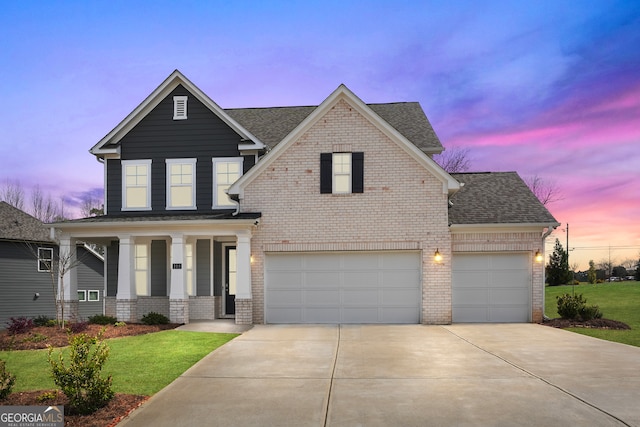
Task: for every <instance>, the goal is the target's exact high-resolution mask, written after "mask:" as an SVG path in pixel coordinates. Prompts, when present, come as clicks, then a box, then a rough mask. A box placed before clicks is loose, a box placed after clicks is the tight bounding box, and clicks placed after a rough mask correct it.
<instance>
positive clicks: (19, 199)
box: [0, 180, 24, 210]
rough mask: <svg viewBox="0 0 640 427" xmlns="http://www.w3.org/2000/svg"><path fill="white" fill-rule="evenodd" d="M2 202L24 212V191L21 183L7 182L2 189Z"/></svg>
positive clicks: (0, 197)
mask: <svg viewBox="0 0 640 427" xmlns="http://www.w3.org/2000/svg"><path fill="white" fill-rule="evenodd" d="M0 200H3V201H5V202H7V203H9V204H10V205H11V206H13V207H15V208H18V209H20V210H24V189H23V188H22V184H20V181H10V180H6V181H5V182H4V183H3V184H2V187H0Z"/></svg>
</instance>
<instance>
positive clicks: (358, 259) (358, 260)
mask: <svg viewBox="0 0 640 427" xmlns="http://www.w3.org/2000/svg"><path fill="white" fill-rule="evenodd" d="M379 264H380V257H379V256H371V254H364V253H363V254H357V253H354V254H349V257H348V262H346V263H345V264H344V266H343V269H344V270H345V271H349V270H362V271H367V270H375V269H377V268H378V267H379Z"/></svg>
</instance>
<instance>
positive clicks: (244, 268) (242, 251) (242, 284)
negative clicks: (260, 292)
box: [236, 232, 253, 324]
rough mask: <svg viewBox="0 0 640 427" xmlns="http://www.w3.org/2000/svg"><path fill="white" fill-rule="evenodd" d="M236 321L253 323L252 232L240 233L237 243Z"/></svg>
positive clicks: (238, 322)
mask: <svg viewBox="0 0 640 427" xmlns="http://www.w3.org/2000/svg"><path fill="white" fill-rule="evenodd" d="M236 260H237V261H236V263H237V264H236V271H237V276H236V323H237V324H252V323H253V302H252V295H251V234H250V233H248V232H247V233H246V234H238V235H237V243H236Z"/></svg>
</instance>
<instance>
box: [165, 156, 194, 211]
mask: <svg viewBox="0 0 640 427" xmlns="http://www.w3.org/2000/svg"><path fill="white" fill-rule="evenodd" d="M195 178H196V159H167V209H195V208H196V186H195V182H196V179H195Z"/></svg>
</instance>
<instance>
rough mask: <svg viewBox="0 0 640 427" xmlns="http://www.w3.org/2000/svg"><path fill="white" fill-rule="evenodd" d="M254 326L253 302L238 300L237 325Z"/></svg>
mask: <svg viewBox="0 0 640 427" xmlns="http://www.w3.org/2000/svg"><path fill="white" fill-rule="evenodd" d="M252 324H253V300H251V299H240V298H236V325H252Z"/></svg>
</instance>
